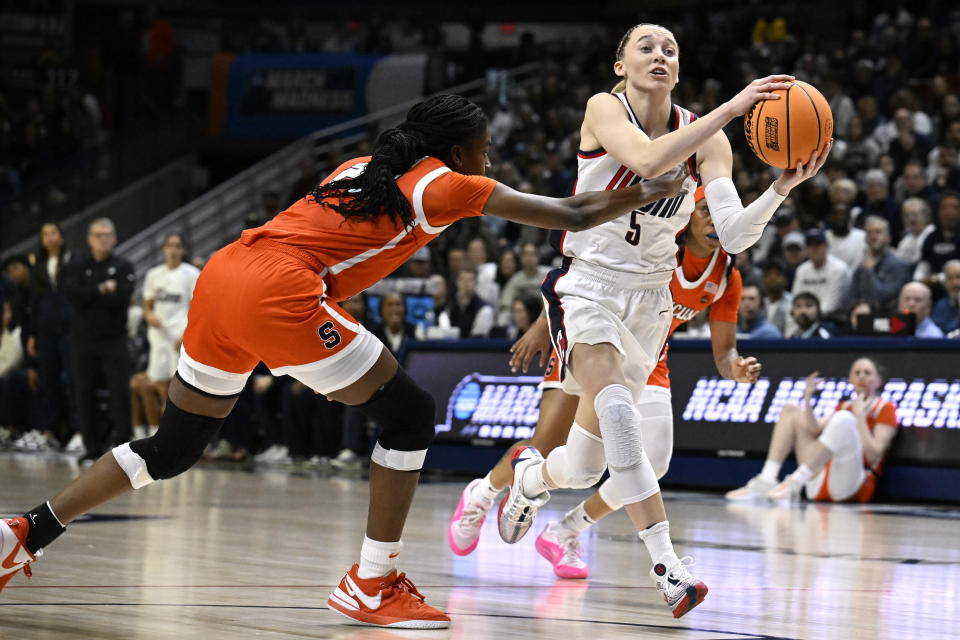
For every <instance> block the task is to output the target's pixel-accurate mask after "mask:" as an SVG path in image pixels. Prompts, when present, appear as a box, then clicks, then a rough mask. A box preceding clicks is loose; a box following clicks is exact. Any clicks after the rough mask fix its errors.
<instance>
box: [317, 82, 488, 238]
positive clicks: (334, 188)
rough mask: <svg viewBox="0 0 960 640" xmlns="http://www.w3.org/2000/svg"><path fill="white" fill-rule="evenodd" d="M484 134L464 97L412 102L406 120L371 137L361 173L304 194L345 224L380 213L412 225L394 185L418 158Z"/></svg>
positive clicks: (482, 120) (480, 117)
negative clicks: (371, 143) (339, 216)
mask: <svg viewBox="0 0 960 640" xmlns="http://www.w3.org/2000/svg"><path fill="white" fill-rule="evenodd" d="M486 130H487V118H486V116H485V115H484V113H483V110H482V109H481V108H480V107H478V106H477V105H475V104H473V103H472V102H470V101H469V100H467V99H466V98H464V97H462V96H458V95H452V94H441V95H438V96H434V97H432V98H428V99H427V100H424V101H423V102H418V103H417V104H415V105H413V107H411V108H410V111H408V112H407V118H406V120H404V121H403V122H401V123H400V124H399V125H397V126H396V127H394V128H392V129H387V130H386V131H384V132H383V133H381V134H380V136H379V137H378V138H377V141H376V143H375V144H374V146H373V154H372V156H371V158H370V162H368V163H367V166H366V167H365V168H364V170H363V173H361V174H360V175H358V176H354V177H350V178H342V179H339V180H331V181H330V182H328V183H327V184H321V185H318V186H317V187H316V188H315V189H314V190H313V191H311V192H310V195H311V196H313V198H314V200H315V201H317V202H320V201H321V200H326V202H324V204H325V205H326V206H327V207H329V208H331V209H333V210H334V211H336V212H337V213H339V214H340V215H342V216H343V217H344V218H346V219H351V220H374V219H376V218H378V217H380V216H381V215H383V214H384V213H385V214H387V215H389V216H390V219H391V220H392V221H393V222H394V224H396V225H400V224H402V225H403V226H404V227H411V228H412V227H413V226H414V213H413V208H412V207H411V206H410V201H409V200H407V197H406V196H405V195H404V194H403V191H401V190H400V187H398V186H397V181H396V180H397V177H398V176H400V175H402V174H404V173H406V172H407V170H409V169H410V167H412V166H413V164H414V163H415V162H416V161H417V160H419V159H420V158H422V157H424V156H434V157H437V158H441V159H442V158H445V157H446V156H447V154H449V152H450V148H451V147H452V146H453V145H456V144H460V145H466V144H469V143H471V142H473V141H474V140H476V139H477V138H478V137H479V136H480V135H481V134H483V133H484V132H486Z"/></svg>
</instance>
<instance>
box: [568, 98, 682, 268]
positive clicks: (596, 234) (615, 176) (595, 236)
mask: <svg viewBox="0 0 960 640" xmlns="http://www.w3.org/2000/svg"><path fill="white" fill-rule="evenodd" d="M613 95H615V96H616V97H617V98H618V99H619V100H620V102H622V103H623V106H624V108H625V109H626V110H627V114H628V115H629V116H630V121H631V122H633V124H634V125H636V126H637V127H638V128H639V129H640V130H641V131H643V127H642V126H641V125H640V122H639V121H638V120H637V117H636V115H635V114H634V113H633V109H631V108H630V103H629V102H628V101H627V96H626V94H624V93H614V94H613ZM696 117H697V116H696V115H695V114H693V113H691V112H690V111H687V110H686V109H684V108H682V107H678V106H677V105H673V109H672V111H671V113H670V120H669V122H668V129H669V130H671V131H675V130H677V129H679V128H680V127H684V126H686V125H688V124H690V123H691V122H693V121H694V120H695V119H696ZM696 166H697V159H696V154H694V155H693V156H690V158H688V159H687V168H688V171H689V172H690V174H691V175H692V176H694V177H692V178H687V182H686V183H685V186H686V187H687V195H686V196H684V197H673V198H664V199H662V200H658V201H657V202H654V203H651V204H648V205H647V206H645V207H643V208H641V209H635V210H634V211H632V212H631V213H629V214H626V215H624V216H621V217H619V218H617V219H616V220H611V221H610V222H605V223H604V224H601V225H598V226H596V227H593V228H592V229H588V230H586V231H576V232H574V231H565V232H563V233H562V235H560V237H559V239H558V243H557V246H556V248H557V249H558V250H559V251H560V253H562V254H563V255H564V256H567V257H570V258H577V259H579V260H583V261H585V262H590V263H592V264H594V265H597V266H599V267H603V268H606V269H613V270H616V271H627V272H631V273H637V274H655V273H669V272H672V271H673V269H674V268H675V267H676V266H677V260H676V252H677V243H676V237H677V235H678V234H679V233H680V232H681V231H683V229H684V227H686V226H687V223H688V222H689V221H690V214H691V213H692V212H693V205H694V196H693V192H694V190H695V189H696V180H697V174H696ZM642 180H643V178H641V177H640V176H638V175H636V174H635V173H633V172H632V171H630V169H628V168H627V167H625V166H624V165H622V164H620V162H619V161H618V160H616V159H615V158H614V157H613V156H611V155H610V154H608V153H607V152H606V151H605V150H604V149H597V150H595V151H579V152H578V153H577V183H576V186H575V187H574V193H581V192H584V191H599V190H604V189H620V188H623V187H629V186H631V185H634V184H637V183H638V182H641V181H642Z"/></svg>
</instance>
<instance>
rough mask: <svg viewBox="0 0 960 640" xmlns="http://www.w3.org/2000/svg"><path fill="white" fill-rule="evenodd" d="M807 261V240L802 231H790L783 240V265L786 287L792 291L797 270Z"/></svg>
mask: <svg viewBox="0 0 960 640" xmlns="http://www.w3.org/2000/svg"><path fill="white" fill-rule="evenodd" d="M806 259H807V239H806V238H805V237H804V235H803V232H802V231H792V232H790V233H788V234H787V235H786V236H784V238H783V264H784V266H785V267H786V270H787V287H788V288H789V289H791V290H792V289H793V282H794V280H795V278H796V276H797V269H798V268H799V267H800V265H801V264H803V263H804V261H806Z"/></svg>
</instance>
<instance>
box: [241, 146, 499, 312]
mask: <svg viewBox="0 0 960 640" xmlns="http://www.w3.org/2000/svg"><path fill="white" fill-rule="evenodd" d="M369 160H370V158H369V157H364V158H355V159H353V160H349V161H347V162H345V163H343V164H342V165H340V166H339V167H337V169H336V170H335V171H334V172H333V173H331V174H330V175H329V176H328V177H327V178H326V179H325V180H324V181H323V183H324V184H326V183H327V182H330V181H331V180H336V179H338V178H346V177H352V176H355V175H359V174H360V173H361V172H362V171H363V169H364V168H365V167H366V165H367V162H369ZM495 185H496V182H495V181H494V180H491V179H489V178H484V177H483V176H466V175H463V174H460V173H457V172H455V171H451V170H450V168H449V167H447V166H446V165H445V164H444V163H443V162H441V161H440V160H439V159H437V158H434V157H426V158H423V159H422V160H420V161H419V162H417V163H416V164H414V165H413V167H411V168H410V169H409V170H408V171H407V172H406V173H404V174H403V175H401V176H400V177H399V178H397V186H398V187H400V190H401V191H402V192H403V194H404V195H405V196H406V197H407V200H409V201H410V204H411V206H412V208H413V212H414V215H415V218H416V220H415V225H414V227H413V228H404V227H403V225H402V223H394V222H393V220H391V219H390V217H389V216H387V215H382V216H380V217H378V218H377V219H375V220H351V219H347V218H345V217H344V216H342V215H341V214H339V213H337V212H336V211H334V210H333V209H331V208H329V207H327V206H325V205H324V203H323V202H320V203H318V202H317V201H316V200H314V199H313V197H312V196H306V197H305V198H302V199H300V200H298V201H297V202H295V203H294V204H293V205H291V206H290V208H289V209H287V210H286V211H281V212H280V213H278V214H277V215H276V217H274V218H273V219H272V220H270V222H268V223H266V224H265V225H263V226H262V227H258V228H256V229H249V230H247V231H244V232H243V235H241V237H240V243H241V244H246V245H250V244H253V243H254V242H256V241H257V240H258V239H260V238H268V239H271V240H274V241H277V242H281V243H283V244H285V245H288V246H292V247H295V248H297V249H300V250H302V251H305V252H307V253H308V254H310V255H311V256H313V257H314V258H316V260H317V261H318V262H319V263H320V264H321V265H323V269H322V270H321V271H320V275H321V276H322V277H323V282H324V285H325V291H324V295H325V297H326V298H327V299H330V300H333V301H339V300H344V299H346V298H349V297H350V296H353V295H356V294H357V293H359V292H360V291H363V290H364V289H366V288H367V287H369V286H370V285H372V284H374V283H375V282H378V281H380V280H382V279H383V278H385V277H386V276H388V275H390V274H391V273H393V271H394V270H396V269H397V268H398V267H399V266H400V265H402V264H403V263H404V262H406V261H407V259H408V258H410V256H412V255H413V254H414V252H416V251H417V249H419V248H420V247H422V246H424V245H425V244H427V243H428V242H430V241H431V240H433V239H434V238H435V237H437V235H439V234H440V232H441V231H443V230H444V229H445V228H447V227H448V226H449V225H451V224H453V223H454V222H456V221H457V220H460V219H461V218H467V217H472V216H479V215H482V214H483V207H484V206H485V205H486V203H487V199H488V198H489V197H490V194H491V193H492V192H493V188H494V186H495Z"/></svg>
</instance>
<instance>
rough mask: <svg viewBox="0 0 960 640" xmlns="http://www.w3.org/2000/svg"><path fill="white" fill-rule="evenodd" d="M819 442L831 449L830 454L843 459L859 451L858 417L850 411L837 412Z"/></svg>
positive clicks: (821, 433)
mask: <svg viewBox="0 0 960 640" xmlns="http://www.w3.org/2000/svg"><path fill="white" fill-rule="evenodd" d="M817 440H819V441H820V444H822V445H823V446H825V447H826V448H827V449H830V453H832V454H833V455H834V456H835V457H838V458H842V457H844V456H845V455H849V454H850V453H852V452H853V451H854V450H856V449H857V445H858V444H859V442H860V435H859V434H858V433H857V419H856V417H854V415H853V414H852V413H850V412H849V411H837V412H836V413H835V414H833V415H832V416H831V417H830V419H829V420H827V424H826V426H825V427H824V428H823V431H822V432H820V437H819V438H817Z"/></svg>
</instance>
